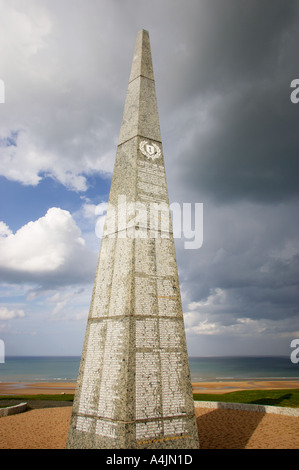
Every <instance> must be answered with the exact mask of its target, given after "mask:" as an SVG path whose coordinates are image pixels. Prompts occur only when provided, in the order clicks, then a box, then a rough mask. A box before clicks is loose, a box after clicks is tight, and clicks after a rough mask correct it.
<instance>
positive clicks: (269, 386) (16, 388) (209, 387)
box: [0, 379, 299, 395]
mask: <svg viewBox="0 0 299 470" xmlns="http://www.w3.org/2000/svg"><path fill="white" fill-rule="evenodd" d="M286 388H299V380H295V379H288V380H271V381H270V380H268V381H265V380H245V381H242V380H240V381H222V382H194V383H192V389H193V393H227V392H235V391H238V390H258V389H264V390H274V389H286ZM75 389H76V383H74V382H69V383H67V382H36V383H29V382H28V383H20V382H0V395H36V394H47V395H51V394H59V393H66V394H69V393H75Z"/></svg>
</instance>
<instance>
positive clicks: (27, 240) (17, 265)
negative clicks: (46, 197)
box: [0, 207, 96, 285]
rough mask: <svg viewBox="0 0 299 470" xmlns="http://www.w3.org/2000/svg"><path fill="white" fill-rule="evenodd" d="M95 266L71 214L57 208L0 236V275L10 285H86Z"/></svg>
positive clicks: (93, 257)
mask: <svg viewBox="0 0 299 470" xmlns="http://www.w3.org/2000/svg"><path fill="white" fill-rule="evenodd" d="M7 231H8V229H7V228H6V232H7ZM95 263H96V257H95V256H94V254H93V253H92V252H91V251H90V250H89V249H88V248H87V247H86V244H85V241H84V239H83V238H82V236H81V231H80V229H79V227H78V226H77V225H76V223H75V221H74V219H73V217H72V215H71V214H70V213H69V212H68V211H66V210H62V209H60V208H57V207H52V208H50V209H49V210H48V211H47V213H46V215H45V216H44V217H41V218H40V219H38V220H36V221H34V222H33V221H31V222H28V223H27V224H26V225H24V226H23V227H21V228H20V229H19V230H18V231H17V232H16V233H9V234H8V235H7V236H2V237H0V275H1V274H2V276H3V275H4V277H5V278H6V280H9V281H10V282H24V281H29V282H30V281H31V282H35V283H38V284H44V283H46V284H48V283H49V284H54V285H55V284H72V283H77V282H89V281H90V280H91V278H92V276H93V275H94V271H95Z"/></svg>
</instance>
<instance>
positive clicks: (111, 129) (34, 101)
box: [0, 0, 299, 356]
mask: <svg viewBox="0 0 299 470" xmlns="http://www.w3.org/2000/svg"><path fill="white" fill-rule="evenodd" d="M298 24H299V5H298V2H297V1H293V0H288V1H285V0H280V1H278V0H247V1H244V0H243V1H241V0H222V1H220V0H187V1H186V0H151V1H150V2H149V1H148V0H88V1H83V0H26V2H24V1H23V0H9V1H7V0H0V57H1V61H0V79H1V80H3V82H4V84H5V103H2V104H0V192H1V194H0V208H1V211H0V281H1V285H0V300H1V305H0V339H2V340H3V341H4V342H5V348H6V354H7V355H52V354H53V355H64V354H66V355H80V354H81V349H82V344H83V339H84V334H85V327H86V320H87V315H88V309H89V303H90V299H91V291H92V285H93V279H94V274H95V269H96V263H97V258H98V252H99V246H100V239H99V238H98V237H97V236H96V233H95V225H96V223H97V221H99V220H100V221H102V218H101V217H102V216H103V214H104V210H105V207H106V203H107V200H108V196H109V190H110V184H111V177H112V171H113V166H114V159H115V154H116V146H117V141H118V136H119V130H120V125H121V120H122V113H123V107H124V101H125V96H126V90H127V85H128V79H129V74H130V68H131V62H132V57H133V52H134V46H135V40H136V36H137V33H138V31H139V30H140V29H147V30H148V31H149V33H150V40H151V48H152V56H153V65H154V73H155V79H156V90H157V98H158V108H159V116H160V125H161V133H162V140H163V149H164V156H165V166H166V174H167V181H168V188H169V195H170V200H171V202H179V203H184V202H191V203H193V204H195V203H203V212H204V224H203V232H204V241H203V245H202V247H201V248H199V249H197V250H186V249H185V248H184V240H183V239H178V240H176V250H177V260H178V268H179V276H180V282H181V294H182V299H183V310H184V318H185V326H186V333H187V343H188V350H189V354H190V355H199V356H204V355H233V354H237V355H240V354H245V355H246V354H249V355H250V354H269V355H275V354H277V355H279V354H286V355H289V354H290V351H291V350H290V342H291V340H292V339H294V338H299V320H298V318H299V315H298V300H299V299H298V279H299V272H298V271H299V269H298V261H299V238H298V228H299V227H298V190H299V185H298V150H299V141H298V135H299V133H298V124H299V119H298V114H299V103H298V104H296V103H293V102H292V101H291V99H290V95H291V92H292V88H291V86H290V85H291V82H292V80H294V79H296V78H297V79H298V78H299V68H298V66H299V63H298V39H299V37H298Z"/></svg>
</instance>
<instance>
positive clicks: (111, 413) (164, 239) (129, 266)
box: [67, 30, 198, 449]
mask: <svg viewBox="0 0 299 470" xmlns="http://www.w3.org/2000/svg"><path fill="white" fill-rule="evenodd" d="M169 214H170V211H169V200H168V192H167V185H166V177H165V169H164V160H163V151H162V142H161V135H160V125H159V118H158V110H157V101H156V92H155V82H154V74H153V67H152V58H151V50H150V42H149V34H148V32H147V31H145V30H142V31H140V32H139V33H138V36H137V41H136V47H135V53H134V58H133V64H132V69H131V75H130V79H129V86H128V92H127V97H126V102H125V108H124V114H123V121H122V125H121V130H120V137H119V143H118V147H117V154H116V161H115V167H114V173H113V178H112V184H111V191H110V197H109V203H108V209H107V215H106V222H105V227H104V232H103V237H102V243H101V249H100V255H99V262H98V268H97V272H96V277H95V283H94V289H93V295H92V300H91V305H90V312H89V317H88V322H87V329H86V335H85V341H84V346H83V352H82V358H81V364H80V369H79V376H78V382H77V388H76V393H75V399H74V404H73V412H72V418H71V424H70V429H69V435H68V440H67V447H68V448H97V449H105V448H109V449H113V448H116V449H144V448H147V449H159V448H160V449H192V448H193V449H196V448H198V433H197V425H196V420H195V414H194V403H193V397H192V387H191V379H190V371H189V362H188V355H187V348H186V337H185V329H184V322H183V314H182V306H181V298H180V288H179V281H178V273H177V264H176V258H175V250H174V241H173V234H172V227H171V219H170V215H169Z"/></svg>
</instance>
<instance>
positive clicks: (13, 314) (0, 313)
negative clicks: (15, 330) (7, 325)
mask: <svg viewBox="0 0 299 470" xmlns="http://www.w3.org/2000/svg"><path fill="white" fill-rule="evenodd" d="M24 316H25V313H24V310H21V309H11V310H10V309H8V308H7V307H0V320H11V319H12V318H17V317H24Z"/></svg>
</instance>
